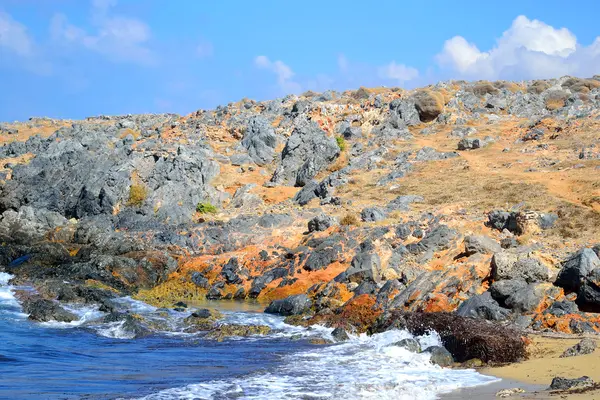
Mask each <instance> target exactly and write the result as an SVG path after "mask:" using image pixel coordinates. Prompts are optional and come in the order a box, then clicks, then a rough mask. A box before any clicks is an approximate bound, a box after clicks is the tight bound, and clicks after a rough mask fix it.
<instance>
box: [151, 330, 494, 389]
mask: <svg viewBox="0 0 600 400" xmlns="http://www.w3.org/2000/svg"><path fill="white" fill-rule="evenodd" d="M409 337H411V335H410V334H409V333H408V332H406V331H397V330H396V331H388V332H384V333H381V334H377V335H373V336H366V335H360V336H357V337H353V338H352V339H351V340H350V341H348V342H346V343H342V344H338V345H335V346H328V347H320V348H316V349H315V350H311V351H306V352H301V353H296V354H291V355H288V356H286V357H285V358H284V360H283V365H282V366H281V367H279V368H278V369H277V370H276V371H274V372H270V373H261V374H256V375H250V376H248V377H244V378H239V379H231V380H221V381H213V382H207V383H202V384H194V385H189V386H186V387H183V388H175V389H169V390H165V391H161V392H159V393H156V394H152V395H149V396H146V397H144V399H145V400H171V399H212V398H223V399H228V398H243V399H255V400H258V399H260V400H262V399H264V400H267V399H269V400H270V399H299V398H314V399H317V398H319V399H334V398H338V397H343V398H344V399H345V400H352V399H394V400H397V399H411V400H413V399H423V400H427V399H435V398H436V397H437V396H438V395H439V394H441V393H445V392H449V391H452V390H455V389H458V388H461V387H469V386H477V385H482V384H488V383H491V382H494V381H497V379H496V378H493V377H487V376H483V375H481V374H479V373H477V372H476V371H474V370H452V369H446V368H440V367H438V366H435V365H433V364H431V363H430V362H429V355H428V354H423V353H422V354H416V353H411V352H409V351H408V350H406V349H404V348H400V347H396V346H390V344H392V343H394V342H397V341H399V340H401V339H405V338H409ZM417 339H419V340H420V342H421V343H424V344H428V345H432V344H439V341H437V340H436V338H435V335H429V336H427V337H421V338H417Z"/></svg>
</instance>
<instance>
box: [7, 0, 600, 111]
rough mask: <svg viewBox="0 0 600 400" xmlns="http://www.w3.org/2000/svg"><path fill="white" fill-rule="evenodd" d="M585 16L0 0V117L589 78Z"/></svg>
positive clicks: (343, 5) (355, 6)
mask: <svg viewBox="0 0 600 400" xmlns="http://www.w3.org/2000/svg"><path fill="white" fill-rule="evenodd" d="M598 15H600V1H598V0H588V1H577V0H573V1H570V2H568V3H565V2H564V1H555V0H549V1H534V0H519V1H513V0H504V1H502V2H501V3H499V2H491V1H481V0H478V1H471V0H463V1H460V0H457V1H448V0H443V1H442V0H429V1H427V2H416V1H410V2H409V1H399V0H397V1H392V0H379V1H376V2H358V1H355V2H348V1H338V0H320V1H316V0H303V1H301V2H297V1H296V2H287V1H281V0H279V1H277V0H262V1H261V0H257V1H240V0H236V1H233V0H229V1H228V0H218V1H214V0H213V1H207V0H193V1H192V0H188V1H186V0H0V121H13V120H26V119H28V118H29V117H32V116H47V117H52V118H70V119H80V118H85V117H88V116H93V115H101V114H104V115H122V114H136V113H160V112H175V113H179V114H187V113H190V112H193V111H196V110H198V109H211V108H214V107H216V106H217V105H221V104H227V103H229V102H232V101H237V100H240V99H242V98H251V99H256V100H268V99H273V98H277V97H282V96H285V95H287V94H300V93H302V92H304V91H307V90H313V91H319V92H321V91H325V90H328V89H334V90H348V89H357V88H359V87H360V86H366V87H374V86H382V85H383V86H389V87H391V86H400V87H404V88H414V87H419V86H424V85H428V84H431V83H435V82H437V81H440V80H448V79H467V80H477V79H489V80H498V79H507V80H523V79H538V78H550V77H560V76H564V75H573V76H580V77H591V76H593V75H594V74H600V25H599V24H598Z"/></svg>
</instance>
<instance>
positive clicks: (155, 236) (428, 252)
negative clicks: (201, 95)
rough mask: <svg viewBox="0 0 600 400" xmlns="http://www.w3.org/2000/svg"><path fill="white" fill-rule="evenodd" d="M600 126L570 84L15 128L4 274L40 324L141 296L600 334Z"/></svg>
mask: <svg viewBox="0 0 600 400" xmlns="http://www.w3.org/2000/svg"><path fill="white" fill-rule="evenodd" d="M599 130H600V81H598V80H597V79H579V78H570V77H565V78H560V79H554V80H547V81H532V82H523V83H511V82H473V83H469V82H442V83H439V84H436V85H432V86H429V87H427V88H424V89H418V90H415V91H412V92H406V91H403V90H400V89H385V88H378V89H364V88H362V89H360V90H359V91H356V92H345V93H335V92H326V93H323V94H314V93H306V94H305V95H302V96H287V97H285V98H283V99H277V100H273V101H265V102H255V101H250V100H247V101H241V102H238V103H231V104H228V105H226V106H221V107H218V108H217V109H216V110H211V111H198V112H196V113H193V114H191V115H188V116H178V115H173V114H163V115H136V116H121V117H104V116H101V117H92V118H89V119H87V120H85V121H62V120H51V119H31V120H30V121H28V122H24V123H15V124H6V123H5V124H2V126H1V129H0V141H1V143H2V147H0V159H1V160H2V163H0V180H1V185H0V242H2V246H1V247H0V269H3V270H6V271H9V272H11V273H13V274H15V275H16V279H17V280H18V281H20V282H23V283H29V284H32V285H34V286H35V287H36V288H37V289H38V292H39V294H40V296H41V297H42V299H41V300H40V299H36V301H37V303H32V304H34V305H35V307H34V306H32V307H33V308H32V309H35V310H41V311H40V312H39V313H38V314H39V315H40V319H46V318H52V317H51V316H52V315H58V316H59V318H63V319H68V315H63V314H61V312H60V308H58V307H59V305H58V303H55V300H58V301H59V302H63V303H68V302H93V303H97V304H99V305H101V306H102V307H103V308H104V309H105V310H107V312H112V311H114V307H113V306H112V305H111V298H113V297H114V296H116V295H123V294H131V295H134V296H136V297H138V298H140V299H143V300H145V301H149V302H154V303H158V304H173V303H174V302H176V301H178V300H181V299H184V300H185V299H195V298H204V297H207V298H211V299H229V298H235V299H245V298H257V299H259V300H263V301H265V302H270V301H271V300H276V302H274V303H273V304H272V305H271V306H270V307H269V311H270V312H278V313H283V314H287V315H292V316H291V317H289V318H294V317H297V315H296V314H303V315H304V316H302V317H301V319H302V321H313V322H320V323H329V324H332V325H336V324H339V323H341V322H340V321H341V318H342V316H343V320H344V321H349V322H348V324H349V326H343V327H341V328H340V329H344V332H345V331H346V330H348V331H352V330H359V331H361V330H362V331H364V330H367V329H369V328H370V327H372V326H373V324H374V323H375V319H376V318H377V316H378V315H380V314H381V313H383V312H385V313H389V312H453V311H456V312H457V314H458V315H459V316H463V317H467V318H469V317H474V318H478V319H486V320H492V321H497V322H498V321H499V322H501V323H503V324H509V325H512V326H517V327H520V328H528V329H535V330H547V329H548V330H559V331H563V332H569V333H581V332H591V331H600V318H598V317H597V314H595V313H596V312H598V311H600V289H599V287H600V283H599V282H600V275H599V274H600V269H599V268H598V267H599V266H600V261H599V260H598V252H599V249H600V247H598V245H597V243H596V242H595V240H597V237H598V233H599V232H600V223H599V222H600V214H599V212H600V188H599V186H598V179H597V173H598V168H600V150H599V149H600V141H599V139H598V134H597V133H598V131H599ZM457 149H458V150H459V151H456V150H457ZM66 281H68V282H69V283H64V282H66ZM290 296H294V297H290ZM42 300H43V302H42ZM47 301H51V302H50V303H48V302H47ZM117 317H118V316H117ZM117 317H116V318H117ZM305 317H307V318H305ZM303 323H304V322H303Z"/></svg>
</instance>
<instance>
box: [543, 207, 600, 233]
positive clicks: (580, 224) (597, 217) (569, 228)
mask: <svg viewBox="0 0 600 400" xmlns="http://www.w3.org/2000/svg"><path fill="white" fill-rule="evenodd" d="M557 214H558V221H556V225H555V227H554V228H553V230H554V231H555V232H557V233H558V234H559V235H560V236H561V237H563V238H568V239H579V238H582V237H598V236H599V235H600V212H598V211H596V210H594V209H590V208H587V207H583V206H578V205H576V204H571V203H566V202H565V203H563V204H561V205H560V206H559V207H558V208H557Z"/></svg>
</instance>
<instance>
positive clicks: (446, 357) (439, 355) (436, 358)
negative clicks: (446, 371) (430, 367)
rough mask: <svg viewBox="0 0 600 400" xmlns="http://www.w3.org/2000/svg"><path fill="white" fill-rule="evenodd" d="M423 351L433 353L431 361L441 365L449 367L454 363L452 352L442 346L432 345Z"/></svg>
mask: <svg viewBox="0 0 600 400" xmlns="http://www.w3.org/2000/svg"><path fill="white" fill-rule="evenodd" d="M423 353H429V354H431V358H430V359H429V360H430V361H431V363H432V364H435V365H439V366H440V367H449V366H451V365H452V364H454V358H453V357H452V354H450V352H449V351H448V350H446V349H445V348H444V347H442V346H430V347H428V348H426V349H425V350H423Z"/></svg>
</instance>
